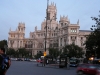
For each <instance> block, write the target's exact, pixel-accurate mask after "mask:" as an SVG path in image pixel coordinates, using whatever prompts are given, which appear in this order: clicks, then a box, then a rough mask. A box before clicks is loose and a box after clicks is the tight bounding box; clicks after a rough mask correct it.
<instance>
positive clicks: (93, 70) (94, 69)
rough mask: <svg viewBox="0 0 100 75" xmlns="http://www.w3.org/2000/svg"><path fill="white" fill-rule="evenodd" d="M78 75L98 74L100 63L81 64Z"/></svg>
mask: <svg viewBox="0 0 100 75" xmlns="http://www.w3.org/2000/svg"><path fill="white" fill-rule="evenodd" d="M76 72H77V75H84V74H88V75H98V73H100V65H96V64H80V65H79V66H78V67H77V71H76Z"/></svg>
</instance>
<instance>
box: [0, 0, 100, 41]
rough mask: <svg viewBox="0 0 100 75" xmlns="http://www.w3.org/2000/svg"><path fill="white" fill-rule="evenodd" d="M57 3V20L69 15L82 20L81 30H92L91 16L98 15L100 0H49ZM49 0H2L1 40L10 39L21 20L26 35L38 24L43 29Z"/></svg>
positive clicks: (0, 11) (0, 1)
mask: <svg viewBox="0 0 100 75" xmlns="http://www.w3.org/2000/svg"><path fill="white" fill-rule="evenodd" d="M51 2H54V3H56V6H57V20H58V21H59V18H60V15H62V16H63V15H65V16H67V15H68V18H69V19H70V22H71V23H72V24H73V23H77V21H78V19H79V21H80V30H90V27H91V25H93V24H94V23H95V22H94V21H92V19H91V17H93V16H96V17H97V16H98V15H99V10H100V0H49V4H51ZM46 5H47V0H0V40H3V39H8V32H9V29H10V28H11V29H12V30H13V31H14V30H16V28H17V26H18V23H19V22H24V23H25V26H26V34H25V36H26V37H29V33H30V32H33V31H34V27H35V26H37V27H38V29H39V30H40V29H41V22H42V21H43V20H44V19H45V17H46Z"/></svg>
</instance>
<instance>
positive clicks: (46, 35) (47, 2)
mask: <svg viewBox="0 0 100 75" xmlns="http://www.w3.org/2000/svg"><path fill="white" fill-rule="evenodd" d="M48 2H49V0H47V10H46V26H45V29H46V31H45V52H44V53H46V43H47V41H46V40H47V20H48Z"/></svg>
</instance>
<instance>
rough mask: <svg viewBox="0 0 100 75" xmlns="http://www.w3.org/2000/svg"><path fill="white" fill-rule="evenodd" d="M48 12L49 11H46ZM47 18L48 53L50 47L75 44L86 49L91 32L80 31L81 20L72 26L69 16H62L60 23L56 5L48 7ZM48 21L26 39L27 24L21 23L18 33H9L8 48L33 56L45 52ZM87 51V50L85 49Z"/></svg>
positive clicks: (52, 4) (60, 47)
mask: <svg viewBox="0 0 100 75" xmlns="http://www.w3.org/2000/svg"><path fill="white" fill-rule="evenodd" d="M46 11H47V10H46ZM46 13H48V17H47V43H46V48H47V49H46V51H47V53H48V48H49V47H58V48H59V50H60V49H62V47H64V46H65V45H66V44H71V43H75V44H76V45H78V46H80V47H82V48H84V46H83V43H84V41H85V40H86V37H85V36H86V35H89V34H90V33H91V31H88V30H79V29H80V25H79V20H78V21H77V24H71V23H70V20H69V19H68V16H60V21H57V20H56V15H57V9H56V5H55V4H54V3H51V4H50V5H49V6H48V12H46ZM45 27H46V20H44V21H43V22H42V23H41V30H38V29H37V26H36V27H35V31H34V32H30V37H29V38H25V23H19V24H18V28H17V29H16V31H12V30H11V29H10V31H9V37H8V47H9V48H11V47H12V48H15V49H17V48H21V47H25V48H26V49H28V50H30V51H31V52H32V55H35V54H37V52H40V51H41V52H44V50H45V33H46V28H45ZM84 51H85V49H84Z"/></svg>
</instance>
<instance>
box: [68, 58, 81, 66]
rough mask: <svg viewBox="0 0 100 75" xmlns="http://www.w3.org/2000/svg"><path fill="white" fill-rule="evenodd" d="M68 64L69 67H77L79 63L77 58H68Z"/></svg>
mask: <svg viewBox="0 0 100 75" xmlns="http://www.w3.org/2000/svg"><path fill="white" fill-rule="evenodd" d="M69 62H70V66H71V67H77V66H78V65H79V62H80V61H79V59H77V58H70V60H69Z"/></svg>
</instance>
